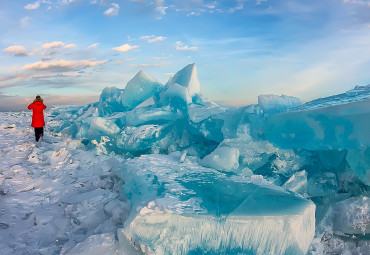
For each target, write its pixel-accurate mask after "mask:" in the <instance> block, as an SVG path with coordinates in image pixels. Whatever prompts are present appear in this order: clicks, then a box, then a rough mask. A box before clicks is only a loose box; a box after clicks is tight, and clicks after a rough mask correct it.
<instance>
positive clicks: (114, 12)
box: [104, 3, 119, 16]
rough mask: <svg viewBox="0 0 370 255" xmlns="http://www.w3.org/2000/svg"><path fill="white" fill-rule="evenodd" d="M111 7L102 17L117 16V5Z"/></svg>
mask: <svg viewBox="0 0 370 255" xmlns="http://www.w3.org/2000/svg"><path fill="white" fill-rule="evenodd" d="M111 5H112V7H111V8H109V9H108V10H106V11H105V12H104V15H107V16H117V15H118V13H119V5H118V4H116V3H112V4H111Z"/></svg>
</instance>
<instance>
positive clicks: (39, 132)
mask: <svg viewBox="0 0 370 255" xmlns="http://www.w3.org/2000/svg"><path fill="white" fill-rule="evenodd" d="M43 102H44V100H43V99H42V98H41V97H40V96H36V99H35V100H33V103H32V104H30V105H29V106H28V110H32V124H31V126H32V127H34V128H35V137H36V142H38V141H39V139H40V137H41V136H43V135H44V126H45V120H44V110H45V109H46V105H44V103H43Z"/></svg>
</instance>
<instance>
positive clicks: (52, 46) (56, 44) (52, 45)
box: [33, 41, 76, 54]
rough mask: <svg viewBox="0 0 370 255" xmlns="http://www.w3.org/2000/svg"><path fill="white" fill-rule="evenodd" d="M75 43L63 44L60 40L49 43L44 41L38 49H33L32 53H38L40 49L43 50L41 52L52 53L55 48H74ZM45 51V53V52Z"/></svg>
mask: <svg viewBox="0 0 370 255" xmlns="http://www.w3.org/2000/svg"><path fill="white" fill-rule="evenodd" d="M75 47H76V44H73V43H70V44H65V43H64V42H62V41H54V42H51V43H44V44H43V45H41V47H40V48H39V49H36V50H34V51H33V53H38V52H40V51H42V52H43V54H46V53H47V54H54V53H55V51H54V50H56V49H71V48H75ZM45 52H46V53H45Z"/></svg>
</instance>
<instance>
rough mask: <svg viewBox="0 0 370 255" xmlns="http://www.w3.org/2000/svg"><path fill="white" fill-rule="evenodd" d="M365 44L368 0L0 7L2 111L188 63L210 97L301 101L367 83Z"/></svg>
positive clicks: (92, 91) (86, 98)
mask: <svg viewBox="0 0 370 255" xmlns="http://www.w3.org/2000/svg"><path fill="white" fill-rule="evenodd" d="M369 46H370V0H223V1H218V0H213V1H206V0H17V1H14V0H1V1H0V111H9V110H23V109H24V108H25V107H26V106H27V105H28V104H29V103H30V102H32V100H33V99H34V98H35V96H36V95H41V96H42V97H43V98H44V100H45V104H46V105H58V104H60V105H68V104H73V105H76V104H77V105H82V104H87V103H91V102H96V101H98V100H99V95H100V93H101V91H102V90H103V89H104V88H105V87H118V88H124V87H125V86H126V83H127V82H128V81H129V80H130V79H131V78H132V77H133V76H134V75H135V74H136V73H137V72H139V71H140V70H144V71H145V72H147V73H149V74H150V75H151V76H153V77H155V78H156V79H157V80H159V81H160V82H162V83H163V84H165V83H166V82H167V81H168V79H169V78H170V76H171V75H173V74H174V73H176V72H177V71H179V70H180V69H182V68H183V67H184V66H186V65H187V64H191V63H195V64H196V66H197V70H198V76H199V80H200V84H201V93H202V94H203V95H204V96H206V97H208V98H209V99H210V100H213V101H216V102H219V103H222V104H226V105H231V106H244V105H249V104H253V103H256V102H257V97H258V95H260V94H277V95H281V94H285V95H290V96H296V97H298V98H300V99H301V100H302V101H303V102H307V101H310V100H312V99H316V98H319V97H325V96H330V95H333V94H338V93H343V92H345V91H346V90H349V89H351V88H353V87H354V86H356V85H367V84H369V83H370V50H369V48H370V47H369Z"/></svg>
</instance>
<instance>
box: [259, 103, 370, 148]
mask: <svg viewBox="0 0 370 255" xmlns="http://www.w3.org/2000/svg"><path fill="white" fill-rule="evenodd" d="M266 125H267V127H266V137H267V139H268V140H269V141H270V142H272V143H273V144H274V145H276V146H279V147H282V148H290V149H294V148H301V149H307V150H335V149H337V150H338V149H358V148H361V147H369V146H370V132H369V130H370V99H366V100H363V101H359V102H353V103H348V104H341V105H335V106H331V107H326V108H319V109H312V110H310V109H307V110H305V111H294V112H286V113H281V114H276V115H273V116H271V117H270V118H269V119H267V124H266Z"/></svg>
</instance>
